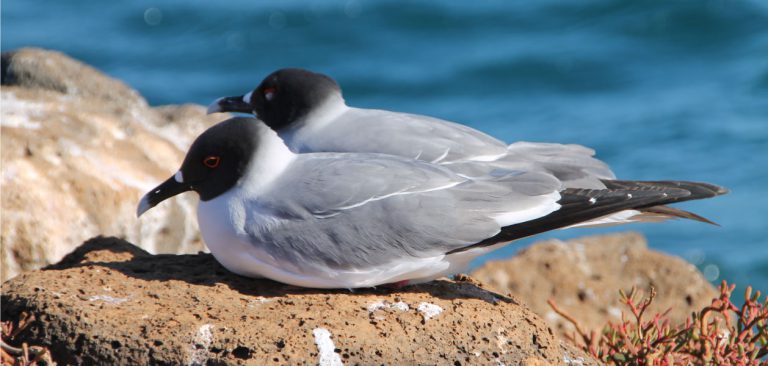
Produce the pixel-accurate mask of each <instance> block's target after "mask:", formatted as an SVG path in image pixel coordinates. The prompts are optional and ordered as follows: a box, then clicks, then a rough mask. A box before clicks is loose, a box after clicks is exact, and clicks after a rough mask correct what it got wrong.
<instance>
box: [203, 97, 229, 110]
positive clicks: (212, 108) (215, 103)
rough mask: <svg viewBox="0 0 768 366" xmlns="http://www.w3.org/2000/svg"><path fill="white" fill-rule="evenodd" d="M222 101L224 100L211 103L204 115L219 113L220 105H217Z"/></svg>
mask: <svg viewBox="0 0 768 366" xmlns="http://www.w3.org/2000/svg"><path fill="white" fill-rule="evenodd" d="M222 99H224V98H223V97H222V98H219V99H216V100H214V101H213V103H211V104H210V105H208V109H207V110H206V111H205V114H212V113H219V112H221V105H220V104H219V102H221V100H222Z"/></svg>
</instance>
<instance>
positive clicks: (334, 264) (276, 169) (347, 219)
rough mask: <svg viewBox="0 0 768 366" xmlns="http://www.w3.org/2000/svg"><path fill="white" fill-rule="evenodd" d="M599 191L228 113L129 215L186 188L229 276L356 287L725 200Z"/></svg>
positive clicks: (665, 189) (625, 187) (711, 191)
mask: <svg viewBox="0 0 768 366" xmlns="http://www.w3.org/2000/svg"><path fill="white" fill-rule="evenodd" d="M604 184H605V185H606V186H607V187H608V188H603V189H581V188H567V187H565V186H564V185H563V182H562V181H561V180H559V179H558V178H557V177H555V176H554V175H552V174H548V173H543V172H537V171H530V172H519V173H510V174H506V175H499V176H494V177H484V178H482V179H473V178H470V177H467V176H463V175H460V174H456V173H455V172H453V171H452V170H450V169H448V168H447V167H446V166H443V165H439V164H432V163H428V162H424V161H419V160H414V159H408V158H404V157H399V156H394V155H386V154H369V153H306V154H295V153H293V152H292V151H291V150H290V149H288V147H287V146H286V145H285V143H284V142H283V140H282V139H281V138H280V137H278V135H277V134H276V133H275V132H274V131H273V130H271V129H270V128H268V127H267V126H266V125H264V124H263V123H262V122H260V121H259V120H256V119H253V118H232V119H229V120H226V121H224V122H221V123H219V124H217V125H215V126H213V127H211V128H209V129H208V130H206V131H205V132H204V133H203V134H202V135H200V136H199V137H198V138H197V139H196V140H195V141H194V142H193V143H192V146H191V147H190V148H189V151H188V152H187V155H186V157H185V158H184V161H183V162H182V164H181V168H180V169H179V171H178V172H177V173H176V174H175V175H174V176H172V177H171V178H169V179H168V180H166V181H165V182H163V183H162V184H160V185H159V186H158V187H156V188H155V189H153V190H151V191H150V192H148V193H147V194H146V195H145V196H144V197H143V198H142V199H141V201H140V203H139V207H138V210H137V215H139V216H140V215H141V214H143V213H144V212H146V211H147V210H149V209H151V208H152V207H154V206H155V205H157V204H159V203H160V202H162V201H163V200H165V199H168V198H170V197H172V196H174V195H177V194H180V193H183V192H186V191H195V192H197V194H198V195H199V196H200V203H199V206H198V210H197V213H198V223H199V226H200V232H201V234H202V237H203V240H204V241H205V243H206V244H207V246H208V248H209V249H210V250H211V253H212V254H213V255H214V257H215V258H216V259H217V260H218V261H219V262H220V263H221V264H222V265H223V266H224V267H226V268H227V269H229V270H230V271H232V272H235V273H237V274H240V275H243V276H249V277H267V278H270V279H273V280H276V281H280V282H283V283H287V284H292V285H296V286H303V287H315V288H358V287H372V286H377V285H381V284H388V283H402V282H404V281H406V282H408V283H418V282H425V281H430V280H432V279H434V278H438V277H442V276H445V275H451V274H455V273H458V272H461V271H464V270H465V269H466V268H467V266H468V265H469V262H470V261H471V260H472V259H474V258H476V257H477V256H479V255H483V254H486V253H488V252H490V251H492V250H494V249H497V248H499V247H501V246H503V245H506V244H507V243H508V242H510V241H512V240H516V239H519V238H523V237H526V236H530V235H535V234H538V233H542V232H546V231H549V230H555V229H563V228H568V227H574V226H591V225H602V224H605V223H606V222H605V220H604V218H605V217H625V218H630V217H632V218H634V220H640V221H644V220H650V221H657V220H660V219H664V218H670V217H678V216H679V214H676V212H675V211H674V210H676V209H672V208H669V207H667V206H664V205H667V204H672V203H677V202H683V201H687V200H694V199H702V198H709V197H714V196H717V195H721V194H724V193H726V190H725V189H724V188H721V187H718V186H715V185H712V184H707V183H695V182H684V181H655V182H639V181H616V180H606V181H604ZM678 211H680V210H678ZM682 212H684V211H682ZM690 215H693V214H690ZM681 217H686V218H694V219H702V220H703V218H700V217H698V216H695V215H694V216H693V217H687V216H681ZM621 222H622V221H614V222H613V223H614V224H616V223H621Z"/></svg>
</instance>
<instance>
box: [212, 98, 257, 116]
mask: <svg viewBox="0 0 768 366" xmlns="http://www.w3.org/2000/svg"><path fill="white" fill-rule="evenodd" d="M248 95H250V93H249V94H248ZM244 97H245V96H243V95H241V96H236V97H223V98H219V99H216V100H215V101H214V102H213V103H211V105H209V106H208V111H207V113H208V114H211V113H216V112H240V113H253V107H251V104H250V103H246V102H245V100H244Z"/></svg>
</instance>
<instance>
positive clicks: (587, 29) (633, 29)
mask: <svg viewBox="0 0 768 366" xmlns="http://www.w3.org/2000/svg"><path fill="white" fill-rule="evenodd" d="M2 27H3V29H2V48H3V50H9V49H13V48H18V47H23V46H40V47H46V48H52V49H57V50H60V51H63V52H65V53H67V54H69V55H71V56H73V57H76V58H78V59H81V60H83V61H85V62H87V63H89V64H91V65H93V66H95V67H97V68H99V69H101V70H103V71H105V72H106V73H108V74H110V75H112V76H115V77H117V78H120V79H122V80H124V81H126V82H127V83H128V84H130V85H131V86H133V87H135V88H136V89H138V90H139V91H140V92H141V93H142V94H143V95H144V96H146V97H147V99H148V100H149V102H150V103H151V104H153V105H160V104H171V103H173V104H176V103H189V102H192V103H200V104H208V103H209V102H211V101H212V100H213V99H215V98H216V97H219V96H223V95H234V94H242V93H244V92H245V91H247V90H250V89H251V88H253V87H254V86H255V85H256V84H257V83H258V82H259V81H260V80H261V78H263V77H264V76H265V75H266V74H267V73H269V72H270V71H272V70H274V69H277V68H280V67H286V66H299V67H305V68H309V69H313V70H316V71H321V72H324V73H327V74H330V75H331V76H333V77H334V78H336V79H337V80H338V81H339V83H340V84H341V86H342V87H343V88H344V92H345V97H346V100H347V102H348V103H349V104H350V105H354V106H362V107H376V108H384V109H393V110H398V111H406V112H412V113H421V114H428V115H432V116H437V117H441V118H445V119H449V120H453V121H458V122H461V123H464V124H467V125H470V126H472V127H475V128H477V129H480V130H483V131H486V132H488V133H490V134H492V135H495V136H497V137H499V138H501V139H503V140H506V141H509V142H513V141H518V140H528V141H548V142H563V143H578V144H583V145H587V146H590V147H592V148H594V149H596V150H597V152H598V157H600V158H601V159H603V160H605V161H606V162H608V163H609V164H610V165H611V166H612V167H613V168H614V170H615V172H616V173H617V175H618V176H619V177H621V178H625V179H687V180H701V181H708V182H713V183H717V184H720V185H724V186H726V187H728V188H730V189H731V190H732V193H731V194H729V195H727V196H723V197H719V198H717V199H712V200H706V201H700V202H691V203H687V204H682V205H680V207H682V208H684V209H689V210H693V211H695V212H697V213H700V214H702V215H704V216H706V217H708V218H710V219H712V220H714V221H716V222H718V223H720V224H721V225H722V226H721V227H716V226H710V225H704V224H701V223H697V222H685V221H675V222H668V223H665V224H653V225H652V224H646V225H633V226H623V227H617V228H611V229H600V230H597V229H589V230H587V229H580V230H579V229H575V230H567V231H558V232H554V233H549V234H546V235H540V236H537V237H535V238H532V239H527V240H523V241H520V242H518V243H516V244H513V245H510V246H507V247H505V248H504V249H501V250H499V251H497V252H495V253H493V254H492V255H490V256H488V257H487V258H483V260H487V259H498V258H503V257H506V256H509V255H511V254H513V253H514V252H516V251H517V250H519V249H520V248H521V247H523V246H525V245H528V244H530V243H531V242H533V241H534V240H538V239H542V238H563V239H566V238H572V237H577V236H582V235H586V234H594V233H604V232H611V231H622V230H628V229H631V230H637V231H641V232H643V233H644V234H645V235H647V236H648V238H649V241H650V245H651V246H652V247H653V248H655V249H658V250H661V251H664V252H667V253H672V254H675V255H679V256H682V257H684V258H686V259H687V260H689V261H691V262H692V263H694V264H696V265H697V266H698V267H699V268H701V269H702V270H703V271H704V272H705V274H706V275H707V277H708V278H709V279H710V280H712V281H715V282H718V281H719V280H721V279H723V278H725V279H728V280H729V281H736V282H737V283H739V284H740V288H743V285H745V284H752V285H754V286H755V287H757V288H759V289H762V290H763V291H765V290H768V238H767V237H766V235H768V198H767V197H768V2H765V1H761V0H754V1H730V0H729V1H702V0H690V1H672V0H658V1H630V0H616V1H613V0H611V1H608V0H596V1H595V0H592V1H589V0H587V1H578V2H561V1H547V0H544V1H536V2H528V1H526V2H512V1H482V2H478V1H472V2H467V1H455V2H437V1H402V2H393V1H365V2H363V1H341V2H310V3H304V2H298V1H259V2H255V1H247V0H238V1H229V2H226V3H223V2H213V1H201V0H194V1H189V0H184V1H182V0H167V1H130V2H128V1H125V2H115V1H82V0H81V1H39V0H23V1H21V0H9V1H4V2H3V9H2ZM478 263H480V261H478Z"/></svg>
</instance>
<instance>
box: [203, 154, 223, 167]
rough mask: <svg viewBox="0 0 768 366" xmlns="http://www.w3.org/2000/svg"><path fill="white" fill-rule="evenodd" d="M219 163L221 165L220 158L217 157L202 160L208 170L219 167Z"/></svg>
mask: <svg viewBox="0 0 768 366" xmlns="http://www.w3.org/2000/svg"><path fill="white" fill-rule="evenodd" d="M219 163H221V158H220V157H218V156H213V155H211V156H208V157H206V158H205V159H203V165H205V166H207V167H209V168H215V167H217V166H219Z"/></svg>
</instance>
